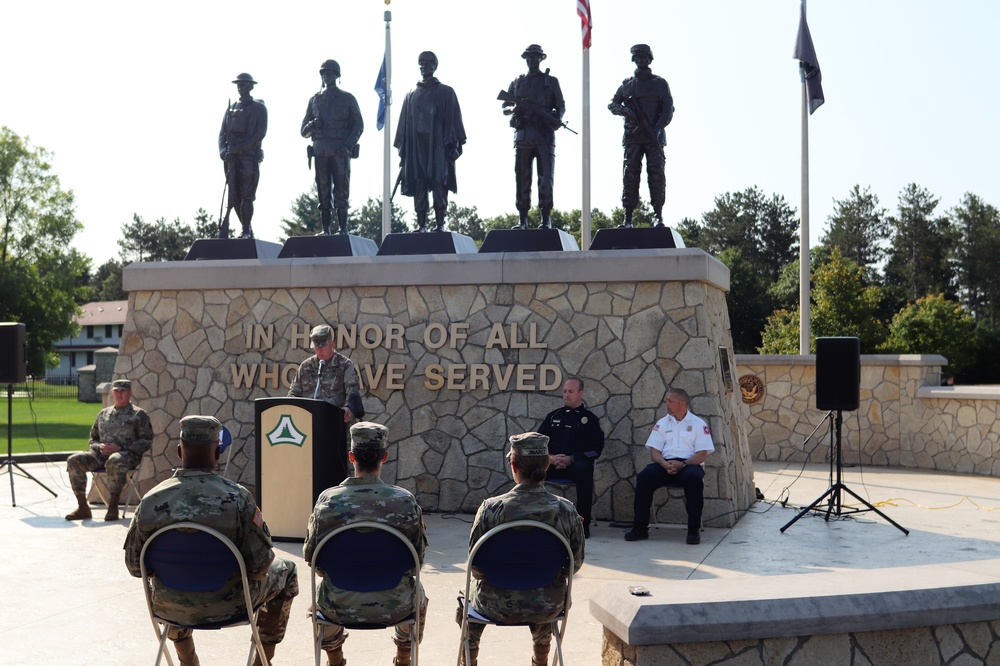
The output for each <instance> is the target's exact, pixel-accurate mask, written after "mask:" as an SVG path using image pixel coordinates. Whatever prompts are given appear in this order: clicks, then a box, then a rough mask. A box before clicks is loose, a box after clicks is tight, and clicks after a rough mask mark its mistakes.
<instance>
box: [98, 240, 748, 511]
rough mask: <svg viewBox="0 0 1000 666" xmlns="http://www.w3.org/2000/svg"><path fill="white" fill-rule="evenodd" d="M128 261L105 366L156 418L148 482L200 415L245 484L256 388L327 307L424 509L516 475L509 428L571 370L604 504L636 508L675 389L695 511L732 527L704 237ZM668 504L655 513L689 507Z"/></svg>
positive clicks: (716, 320) (270, 382) (740, 455)
mask: <svg viewBox="0 0 1000 666" xmlns="http://www.w3.org/2000/svg"><path fill="white" fill-rule="evenodd" d="M124 277H125V288H126V289H127V290H128V291H129V317H128V320H127V322H126V324H125V330H124V334H123V339H122V343H121V353H120V355H119V358H118V363H117V366H116V368H115V370H116V375H119V376H128V377H130V378H132V379H133V381H134V382H135V385H134V390H133V393H134V395H135V398H136V401H137V403H138V404H140V405H141V406H142V407H144V408H145V409H146V410H147V411H148V412H149V414H150V418H151V420H152V423H153V429H154V432H155V433H156V439H155V441H154V443H153V458H154V463H155V465H154V470H153V471H152V473H151V474H150V475H148V476H147V477H146V478H144V479H141V480H140V486H141V488H142V489H143V490H146V489H148V488H149V487H151V486H152V485H154V484H155V483H156V482H158V481H159V480H162V479H163V478H165V477H166V476H167V475H168V474H169V473H170V469H171V468H172V467H174V466H175V464H176V459H175V454H174V450H173V449H174V446H173V444H175V443H176V440H175V438H176V437H177V432H178V425H177V422H178V421H179V419H180V418H181V417H182V416H184V415H185V414H192V413H204V414H214V415H216V416H217V417H218V418H219V419H220V420H221V421H222V422H223V423H225V424H226V425H227V427H229V429H230V430H231V431H232V432H233V435H234V440H235V442H236V446H238V447H239V448H238V449H236V450H234V453H233V457H232V460H231V463H230V472H229V477H230V478H235V479H238V480H239V481H240V482H242V483H244V484H247V485H252V484H253V480H254V478H255V467H254V465H255V461H254V459H253V449H254V432H253V427H254V425H253V423H254V406H253V400H254V399H256V398H261V397H270V396H279V395H284V394H285V393H286V391H287V388H286V387H287V383H288V380H289V378H290V377H291V374H290V373H291V372H293V371H294V368H295V367H296V366H297V364H298V363H299V362H300V361H301V360H303V359H305V358H306V357H307V356H308V355H309V354H310V353H311V351H310V350H309V349H307V347H308V337H307V336H306V335H305V332H306V331H308V329H309V328H310V327H312V326H313V325H315V324H318V323H321V322H326V323H330V324H331V325H334V326H343V327H345V329H344V334H345V336H347V337H349V335H348V334H349V333H350V331H351V327H352V326H353V327H354V329H353V330H354V332H355V333H359V332H360V333H361V335H359V337H357V338H356V339H355V340H354V345H353V347H354V348H353V349H346V350H344V349H343V345H339V346H340V347H341V348H342V350H343V351H345V353H347V354H348V355H349V356H350V357H351V359H352V360H353V361H354V363H355V364H356V365H357V366H358V368H359V371H360V374H361V377H362V382H363V383H364V384H365V391H364V392H363V396H364V401H365V407H366V410H367V411H368V415H367V416H366V418H367V419H370V420H374V421H378V422H381V423H385V424H386V425H387V426H388V427H389V432H390V437H391V439H392V443H393V448H392V451H391V455H390V463H389V464H388V465H387V466H386V468H385V469H384V476H385V477H386V478H387V480H389V481H391V482H394V483H397V484H399V485H401V486H403V487H406V488H408V489H410V490H411V491H413V492H414V493H415V494H416V495H417V497H418V499H419V501H420V502H421V504H422V505H423V506H424V507H425V509H428V510H435V511H457V512H474V511H475V510H476V508H477V507H478V506H479V504H480V503H481V502H482V500H483V499H484V498H486V497H489V496H491V495H494V494H497V493H498V492H500V491H502V490H505V489H507V488H509V486H510V483H511V480H510V478H509V477H508V474H507V472H506V467H505V465H504V462H503V450H504V445H505V444H506V442H507V437H508V436H509V435H512V434H515V433H518V432H524V431H527V430H532V429H534V428H536V427H537V426H538V425H539V423H540V422H541V421H542V419H543V417H544V416H545V414H546V413H548V412H549V411H551V410H553V409H555V408H557V407H559V406H560V405H561V404H562V400H561V390H560V389H561V385H562V380H563V379H564V378H565V377H568V376H571V375H579V376H580V377H582V378H583V380H584V382H585V386H586V388H585V400H586V403H587V405H588V406H589V407H590V408H591V409H592V410H593V411H594V412H595V413H596V414H597V415H598V417H599V418H600V419H601V423H602V425H603V427H604V431H605V433H606V436H607V443H606V446H605V450H604V454H603V455H602V457H601V458H600V459H599V461H598V463H597V466H596V474H595V477H596V478H595V507H594V516H595V518H596V519H597V520H616V521H628V520H631V517H632V498H633V483H634V478H635V474H636V471H637V469H641V467H642V466H644V465H645V464H647V462H648V461H649V455H648V453H647V452H646V450H645V447H644V446H643V444H644V443H645V440H646V437H647V436H648V434H649V431H650V428H651V427H652V425H653V423H654V422H655V421H656V420H657V419H658V418H660V417H662V416H663V415H664V413H665V412H664V409H663V406H662V401H663V397H664V394H665V391H666V388H667V387H669V386H679V387H682V388H684V389H686V390H687V391H688V392H689V393H690V394H691V396H692V404H691V407H692V411H694V412H695V413H696V414H699V415H700V416H702V417H704V418H706V420H707V421H708V422H709V424H710V426H711V428H712V430H713V435H714V440H715V443H716V449H717V452H716V453H715V454H714V455H713V456H711V457H710V458H709V461H708V464H707V475H706V479H705V481H706V492H705V496H706V508H705V519H706V524H707V525H711V526H719V527H725V526H730V525H732V524H734V523H735V522H736V520H737V518H738V516H739V515H740V511H739V510H741V509H745V508H747V507H748V506H750V504H751V503H752V502H753V481H752V471H751V464H750V456H749V448H748V445H747V439H746V436H745V434H744V433H743V429H742V424H743V423H744V422H745V418H746V413H747V412H746V408H745V406H744V405H742V404H741V401H740V393H739V390H738V389H736V388H734V387H733V385H732V381H731V379H732V378H731V377H724V376H723V365H724V364H723V363H722V362H721V360H722V359H723V358H725V360H726V363H727V364H728V366H729V367H733V365H734V362H733V359H732V356H731V351H730V350H731V348H732V344H731V338H730V333H729V319H728V313H727V308H726V301H725V289H727V288H728V272H727V271H726V269H725V267H724V266H723V265H722V264H720V263H719V262H718V261H716V260H715V259H713V258H712V257H710V256H708V255H707V254H705V253H704V252H702V251H700V250H649V251H612V252H602V253H594V252H573V253H526V254H521V255H493V256H479V255H472V256H454V257H452V256H448V257H433V258H429V257H357V258H348V259H335V260H334V259H308V260H306V259H294V260H263V261H229V262H224V261H199V262H185V263H175V264H133V265H132V266H129V267H128V268H127V269H126V270H125V275H124ZM331 285H337V286H331ZM345 339H346V338H345ZM727 380H728V381H729V383H728V384H727ZM671 505H674V507H671ZM679 505H680V503H679V502H670V503H668V504H667V509H666V510H664V511H662V512H661V513H660V514H659V515H658V519H660V520H676V521H677V522H683V511H682V510H681V509H680V507H679Z"/></svg>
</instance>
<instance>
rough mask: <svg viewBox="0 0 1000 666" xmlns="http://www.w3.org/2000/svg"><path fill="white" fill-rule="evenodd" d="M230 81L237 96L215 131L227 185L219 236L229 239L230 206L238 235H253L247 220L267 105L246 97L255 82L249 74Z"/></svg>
mask: <svg viewBox="0 0 1000 666" xmlns="http://www.w3.org/2000/svg"><path fill="white" fill-rule="evenodd" d="M233 83H235V84H236V89H237V90H239V92H240V98H239V100H237V101H236V103H235V104H231V105H230V106H229V108H228V109H226V116H225V117H224V118H223V119H222V129H220V130H219V157H221V158H222V160H223V162H224V164H225V166H226V182H227V183H228V184H229V206H228V208H227V209H226V217H225V220H224V221H223V223H222V225H221V227H220V228H219V238H229V213H230V211H232V210H234V209H235V210H236V216H237V217H238V218H239V219H240V224H241V225H242V226H243V232H242V233H241V234H240V238H253V229H252V228H251V227H250V221H251V220H252V219H253V202H254V199H256V198H257V182H258V181H259V180H260V163H261V161H262V160H263V159H264V151H263V150H262V149H261V142H262V141H263V140H264V135H265V134H267V108H266V107H265V106H264V102H262V101H261V100H259V99H254V98H252V97H250V91H251V90H253V87H254V86H255V85H257V82H256V81H254V80H253V77H252V76H250V75H249V74H247V73H245V72H244V73H242V74H240V75H238V76H237V77H236V79H235V80H234V81H233Z"/></svg>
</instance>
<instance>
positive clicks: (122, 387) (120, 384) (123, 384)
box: [111, 379, 132, 391]
mask: <svg viewBox="0 0 1000 666" xmlns="http://www.w3.org/2000/svg"><path fill="white" fill-rule="evenodd" d="M116 389H117V390H119V391H131V390H132V380H131V379H116V380H115V381H113V382H111V390H112V391H114V390H116Z"/></svg>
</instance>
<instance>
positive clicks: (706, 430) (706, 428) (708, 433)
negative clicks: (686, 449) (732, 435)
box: [705, 426, 712, 435]
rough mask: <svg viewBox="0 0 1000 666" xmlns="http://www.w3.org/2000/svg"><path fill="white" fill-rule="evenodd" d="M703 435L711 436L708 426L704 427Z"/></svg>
mask: <svg viewBox="0 0 1000 666" xmlns="http://www.w3.org/2000/svg"><path fill="white" fill-rule="evenodd" d="M705 434H706V435H711V434H712V432H711V431H710V430H709V429H708V426H705Z"/></svg>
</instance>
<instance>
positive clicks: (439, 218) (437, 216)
mask: <svg viewBox="0 0 1000 666" xmlns="http://www.w3.org/2000/svg"><path fill="white" fill-rule="evenodd" d="M434 222H435V227H434V231H444V211H443V210H436V211H434Z"/></svg>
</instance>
